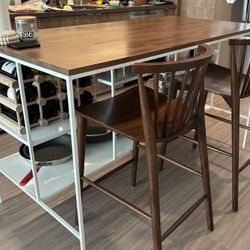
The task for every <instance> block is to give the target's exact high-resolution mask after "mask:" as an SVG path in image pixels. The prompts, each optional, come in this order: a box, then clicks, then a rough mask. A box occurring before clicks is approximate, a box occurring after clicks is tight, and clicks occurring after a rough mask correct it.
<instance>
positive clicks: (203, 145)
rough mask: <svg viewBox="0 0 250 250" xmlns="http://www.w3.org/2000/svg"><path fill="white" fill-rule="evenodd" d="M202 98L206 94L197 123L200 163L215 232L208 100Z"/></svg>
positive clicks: (207, 209) (207, 208) (209, 219)
mask: <svg viewBox="0 0 250 250" xmlns="http://www.w3.org/2000/svg"><path fill="white" fill-rule="evenodd" d="M202 94H203V96H202ZM202 97H204V92H202V93H201V104H200V105H199V106H200V108H199V111H198V112H199V113H198V118H197V123H198V126H197V138H198V142H199V153H200V161H201V172H202V180H203V189H204V194H205V195H206V200H205V208H206V218H207V226H208V229H209V230H210V231H213V229H214V223H213V209H212V198H211V187H210V176H209V164H208V155H207V138H206V127H205V116H204V108H202V107H204V106H205V100H206V99H205V98H204V99H203V98H202ZM203 100H204V102H203ZM202 102H203V103H202Z"/></svg>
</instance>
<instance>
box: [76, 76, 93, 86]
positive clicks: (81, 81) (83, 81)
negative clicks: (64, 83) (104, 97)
mask: <svg viewBox="0 0 250 250" xmlns="http://www.w3.org/2000/svg"><path fill="white" fill-rule="evenodd" d="M73 84H74V85H76V80H74V81H73ZM90 85H91V77H90V76H86V77H83V78H80V79H79V87H81V88H83V87H87V86H90Z"/></svg>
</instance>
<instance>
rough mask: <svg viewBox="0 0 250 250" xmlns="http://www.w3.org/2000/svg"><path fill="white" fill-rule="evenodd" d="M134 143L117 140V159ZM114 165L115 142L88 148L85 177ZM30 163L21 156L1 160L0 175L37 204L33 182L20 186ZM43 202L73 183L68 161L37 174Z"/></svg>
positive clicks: (70, 162)
mask: <svg viewBox="0 0 250 250" xmlns="http://www.w3.org/2000/svg"><path fill="white" fill-rule="evenodd" d="M131 149H132V142H131V141H130V140H128V139H125V138H121V137H119V136H118V138H117V156H118V157H120V156H122V155H125V154H126V153H128V152H130V151H131ZM111 161H112V141H110V140H109V141H107V142H101V143H90V144H87V148H86V162H85V175H89V174H92V173H94V172H95V171H97V170H99V169H101V168H102V167H105V165H107V164H108V163H110V162H111ZM30 169H31V166H30V162H29V161H28V160H26V159H24V158H22V157H21V156H20V154H19V153H15V154H13V155H10V156H7V157H5V158H2V159H0V173H2V174H3V175H5V176H6V177H7V178H8V179H9V180H10V181H12V182H13V183H14V184H16V185H17V186H18V187H19V188H20V189H22V190H23V191H24V192H25V193H26V194H27V195H29V196H30V197H31V198H33V199H34V200H36V196H35V186H34V181H33V179H32V180H30V181H29V183H28V184H26V186H24V187H22V186H20V185H19V182H20V181H21V180H22V179H23V177H24V176H26V174H27V173H28V172H29V171H30ZM38 181H39V187H40V195H41V197H40V198H41V199H48V198H50V197H52V196H53V195H56V194H58V193H60V192H61V191H63V190H65V189H66V188H68V187H69V186H71V185H72V184H73V183H74V173H73V163H72V160H69V161H67V162H65V163H62V164H59V165H53V166H50V167H46V166H44V167H41V169H40V171H39V172H38Z"/></svg>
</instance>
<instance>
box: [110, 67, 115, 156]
mask: <svg viewBox="0 0 250 250" xmlns="http://www.w3.org/2000/svg"><path fill="white" fill-rule="evenodd" d="M110 83H111V96H112V97H114V96H115V71H114V70H113V69H112V70H110ZM112 151H113V152H112V155H113V160H115V159H116V133H115V132H112Z"/></svg>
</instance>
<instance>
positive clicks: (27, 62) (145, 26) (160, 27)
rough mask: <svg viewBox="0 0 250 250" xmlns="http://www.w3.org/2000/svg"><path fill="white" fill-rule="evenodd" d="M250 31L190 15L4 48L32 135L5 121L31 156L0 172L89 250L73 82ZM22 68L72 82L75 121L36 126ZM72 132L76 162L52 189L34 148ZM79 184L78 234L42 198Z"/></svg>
mask: <svg viewBox="0 0 250 250" xmlns="http://www.w3.org/2000/svg"><path fill="white" fill-rule="evenodd" d="M245 33H250V25H249V24H242V23H232V22H224V21H208V20H199V19H191V18H186V17H157V18H152V19H146V20H131V21H119V22H113V23H103V24H91V25H82V26H74V27H66V28H56V29H48V30H41V31H39V42H40V44H41V47H40V48H32V49H25V50H13V49H10V48H6V47H0V57H2V58H6V59H8V60H11V61H14V62H15V63H16V68H17V74H18V84H19V89H20V94H21V101H22V111H23V115H24V122H25V128H26V134H24V135H20V134H19V133H18V132H16V131H15V130H14V129H13V128H10V127H8V125H7V124H5V123H4V122H3V121H2V120H1V118H0V128H1V129H3V130H5V131H6V132H7V133H9V134H10V135H11V136H13V137H15V138H16V139H17V140H19V141H20V142H22V143H24V144H26V145H27V146H28V147H29V151H30V157H31V161H30V164H29V163H27V162H25V161H24V160H23V159H22V158H21V157H20V156H19V154H18V153H16V154H14V155H10V156H8V157H5V158H3V159H1V160H0V172H1V173H2V174H3V175H5V176H6V177H7V178H9V179H10V180H11V181H12V182H13V183H15V184H16V185H17V186H18V187H19V188H20V189H21V190H22V191H24V192H25V193H26V194H27V195H28V196H30V197H31V198H32V199H33V200H34V201H35V202H36V203H37V204H39V205H40V206H41V207H42V208H44V209H45V210H46V211H47V212H48V213H49V214H50V215H52V216H53V217H54V218H55V219H56V220H57V221H58V222H60V223H61V224H62V225H63V226H64V227H65V228H67V229H68V230H69V231H70V232H71V233H72V234H73V235H75V237H77V238H78V239H79V240H80V248H81V249H82V250H84V249H85V236H84V224H83V210H82V200H81V193H80V176H79V171H78V169H79V168H78V148H77V137H76V116H75V108H74V96H73V83H72V81H73V80H75V79H79V78H82V77H84V76H89V75H96V74H99V73H102V72H106V71H113V70H115V69H118V68H122V67H126V66H130V65H133V64H134V62H143V61H149V60H153V59H157V58H160V57H163V56H168V55H170V54H173V53H178V52H182V51H184V50H187V49H192V48H195V47H196V46H197V45H198V44H200V43H215V42H220V41H222V40H225V39H228V38H229V37H233V36H239V35H242V34H245ZM22 65H24V66H27V67H30V68H33V69H36V70H39V71H41V72H44V73H47V74H50V75H53V76H55V77H58V78H61V79H63V80H65V81H66V86H67V97H68V106H69V120H57V121H54V122H52V123H51V124H49V126H48V127H36V128H32V129H31V128H30V124H29V119H28V110H27V105H26V97H25V94H24V93H25V92H24V81H23V76H22V70H21V66H22ZM128 101H129V100H128ZM69 132H70V134H71V143H72V161H70V162H68V163H64V164H62V165H63V166H60V167H58V168H57V167H56V166H55V168H54V167H53V169H54V170H53V171H54V172H53V174H54V176H57V175H58V176H59V177H60V178H59V179H60V185H59V184H58V183H56V182H57V179H58V178H55V181H54V182H53V185H52V184H51V186H46V185H48V184H47V183H46V181H44V182H43V181H42V182H41V181H39V178H38V176H37V173H36V167H35V159H34V150H33V147H34V146H36V145H38V144H40V143H42V142H45V141H48V140H50V139H53V138H56V137H58V136H60V135H63V134H66V133H69ZM72 166H73V172H74V175H73V176H74V179H72V180H69V179H68V178H65V176H67V174H68V173H69V172H70V171H71V170H72ZM30 169H32V171H33V176H34V178H33V182H32V183H31V184H30V185H27V186H26V187H21V186H19V184H18V183H19V181H20V180H21V179H22V178H23V176H25V174H26V173H27V172H28V171H29V170H30ZM58 176H57V177H58ZM45 178H46V176H45ZM73 182H74V183H75V192H76V202H77V213H78V222H79V223H78V224H79V226H78V230H76V229H75V228H74V227H73V226H71V225H70V224H69V223H68V222H66V221H65V220H64V219H63V218H62V217H61V216H60V215H58V214H57V213H56V212H54V211H53V209H51V208H50V207H49V206H48V205H47V204H46V203H45V202H44V201H43V199H42V198H43V197H46V196H51V195H53V193H58V192H59V191H60V190H62V189H65V187H67V186H69V185H70V184H72V183H73ZM0 188H1V183H0ZM48 191H49V193H48Z"/></svg>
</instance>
